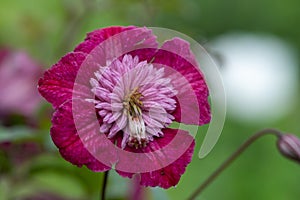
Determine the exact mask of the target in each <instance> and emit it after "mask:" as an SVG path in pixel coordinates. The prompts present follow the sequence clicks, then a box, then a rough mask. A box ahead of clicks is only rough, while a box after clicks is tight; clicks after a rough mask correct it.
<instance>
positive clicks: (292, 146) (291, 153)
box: [277, 134, 300, 163]
mask: <svg viewBox="0 0 300 200" xmlns="http://www.w3.org/2000/svg"><path fill="white" fill-rule="evenodd" d="M277 147H278V150H279V151H280V153H281V154H282V155H283V156H285V157H287V158H289V159H292V160H294V161H296V162H298V163H300V139H299V138H298V137H296V136H295V135H292V134H286V135H282V136H280V137H279V140H278V141H277Z"/></svg>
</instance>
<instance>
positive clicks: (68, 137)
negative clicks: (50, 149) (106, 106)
mask: <svg viewBox="0 0 300 200" xmlns="http://www.w3.org/2000/svg"><path fill="white" fill-rule="evenodd" d="M88 107H89V103H88V102H86V101H82V100H73V104H72V100H69V101H67V102H65V103H64V104H62V105H61V106H60V107H59V108H58V109H57V110H56V111H55V113H54V115H53V118H52V127H51V137H52V140H53V142H54V143H55V145H56V146H57V147H58V148H59V152H60V153H61V155H62V156H63V157H64V158H65V159H66V160H67V161H69V162H71V163H72V164H74V165H77V166H79V167H81V166H82V165H86V166H87V167H88V168H89V169H91V170H93V171H106V170H109V169H110V166H107V165H106V164H103V163H102V162H100V161H99V160H98V159H97V158H96V156H95V155H96V154H97V152H98V151H102V152H103V151H105V149H106V144H105V141H107V139H105V138H106V136H105V135H104V134H100V133H99V124H101V120H100V121H95V110H90V109H87V108H88ZM77 110H80V111H81V112H80V116H78V113H77ZM75 115H76V116H75ZM74 116H75V118H74ZM78 121H79V123H77V124H76V126H75V124H74V122H78ZM79 133H80V134H79ZM107 156H108V157H109V159H110V160H109V162H111V163H113V162H115V159H116V158H115V157H114V156H115V155H114V153H113V152H108V153H107Z"/></svg>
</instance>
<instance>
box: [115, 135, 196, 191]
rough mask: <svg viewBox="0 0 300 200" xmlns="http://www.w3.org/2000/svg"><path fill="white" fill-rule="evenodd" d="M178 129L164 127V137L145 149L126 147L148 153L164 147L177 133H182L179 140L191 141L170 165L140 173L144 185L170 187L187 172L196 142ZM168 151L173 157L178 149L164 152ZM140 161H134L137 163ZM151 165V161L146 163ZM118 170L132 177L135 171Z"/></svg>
mask: <svg viewBox="0 0 300 200" xmlns="http://www.w3.org/2000/svg"><path fill="white" fill-rule="evenodd" d="M177 131H178V130H176V129H164V130H163V133H164V137H161V138H155V140H154V141H152V142H150V143H149V144H148V146H147V147H145V148H143V149H134V148H130V147H126V148H125V150H127V151H131V152H134V153H148V152H154V151H156V150H159V149H162V148H163V147H165V146H166V145H168V144H170V142H172V140H173V139H174V138H175V136H176V134H180V135H179V136H178V135H177V136H178V137H179V138H180V139H179V140H182V141H191V142H188V143H186V144H187V145H189V146H188V147H187V150H186V151H185V152H184V153H183V154H182V155H180V156H179V158H178V159H177V160H175V161H174V162H172V163H171V164H169V165H168V166H165V167H163V168H161V169H159V170H155V171H151V172H145V173H140V177H141V180H140V184H141V185H144V186H151V187H155V186H159V187H162V188H165V189H167V188H169V187H171V186H175V185H177V183H178V182H179V180H180V177H181V175H182V174H183V173H184V172H185V168H186V166H187V165H188V164H189V163H190V162H191V159H192V155H193V151H194V146H195V142H194V139H193V138H192V136H190V135H189V133H188V132H186V131H182V130H180V133H179V132H178V133H177ZM187 139H188V140H187ZM164 153H167V154H165V156H166V157H172V156H175V155H176V149H175V148H174V149H173V151H168V152H164ZM160 159H161V158H158V159H157V162H160V161H161V160H160ZM135 162H138V161H133V162H132V163H134V164H135V165H136V164H137V163H135ZM146 164H148V165H149V163H146ZM117 172H118V173H119V174H120V175H121V176H123V177H128V178H132V177H133V175H134V174H133V173H128V172H123V171H120V170H117Z"/></svg>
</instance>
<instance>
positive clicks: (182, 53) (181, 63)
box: [153, 38, 211, 125]
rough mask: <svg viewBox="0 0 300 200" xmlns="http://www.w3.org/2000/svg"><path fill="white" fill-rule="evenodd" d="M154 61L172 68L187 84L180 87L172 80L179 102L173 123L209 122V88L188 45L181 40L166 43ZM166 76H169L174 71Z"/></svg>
mask: <svg viewBox="0 0 300 200" xmlns="http://www.w3.org/2000/svg"><path fill="white" fill-rule="evenodd" d="M153 62H154V63H158V64H163V65H166V66H168V67H171V68H173V69H174V70H175V71H176V72H179V73H180V74H181V76H183V77H184V79H185V81H187V83H188V84H184V85H180V84H182V83H180V81H181V80H180V79H177V78H175V79H173V81H172V83H173V85H174V87H175V89H176V90H177V91H178V94H177V96H176V97H177V100H178V103H179V104H178V105H177V109H176V110H175V112H174V113H173V115H174V117H175V120H176V121H179V122H183V123H187V124H196V125H203V124H206V123H209V122H210V119H211V115H210V106H209V104H208V95H209V93H208V88H207V85H206V82H205V79H204V76H203V74H202V72H201V71H200V70H199V68H198V66H197V61H196V59H195V57H194V55H193V53H192V52H191V50H190V47H189V43H188V42H186V41H184V40H182V39H180V38H173V39H172V40H169V41H166V42H165V43H164V44H163V45H162V47H161V49H159V50H158V52H157V53H156V54H155V59H154V61H153ZM169 73H170V74H172V73H173V72H169ZM189 87H191V89H189ZM183 88H185V89H183ZM194 100H196V101H194ZM180 113H181V114H180ZM199 113H200V116H199ZM181 115H184V116H181ZM197 116H199V117H197Z"/></svg>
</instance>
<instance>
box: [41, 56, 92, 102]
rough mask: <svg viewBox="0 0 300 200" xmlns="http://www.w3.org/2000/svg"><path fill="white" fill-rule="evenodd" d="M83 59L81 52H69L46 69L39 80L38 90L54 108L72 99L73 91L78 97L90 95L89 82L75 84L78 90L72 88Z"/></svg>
mask: <svg viewBox="0 0 300 200" xmlns="http://www.w3.org/2000/svg"><path fill="white" fill-rule="evenodd" d="M84 60H85V55H84V54H83V53H69V54H67V55H66V56H64V57H62V58H61V60H60V61H59V62H58V63H57V64H55V65H53V66H52V67H51V68H50V69H49V70H47V71H46V72H45V73H44V76H43V77H42V78H41V79H40V80H39V83H38V85H39V87H38V89H39V92H40V93H41V95H42V96H43V97H44V98H45V99H46V100H47V101H49V102H50V103H52V104H53V106H54V107H55V108H57V107H59V106H60V105H61V104H62V103H64V102H65V101H66V100H70V99H72V94H73V93H74V92H75V93H77V94H76V96H78V97H80V96H81V97H83V98H88V97H90V96H91V91H90V88H89V82H87V83H82V84H81V85H79V86H77V87H80V90H79V89H77V90H73V87H74V82H75V80H76V76H77V72H78V70H79V69H80V67H81V65H82V63H83V61H84ZM88 81H89V79H88ZM77 82H78V81H77ZM78 83H79V82H78Z"/></svg>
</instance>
